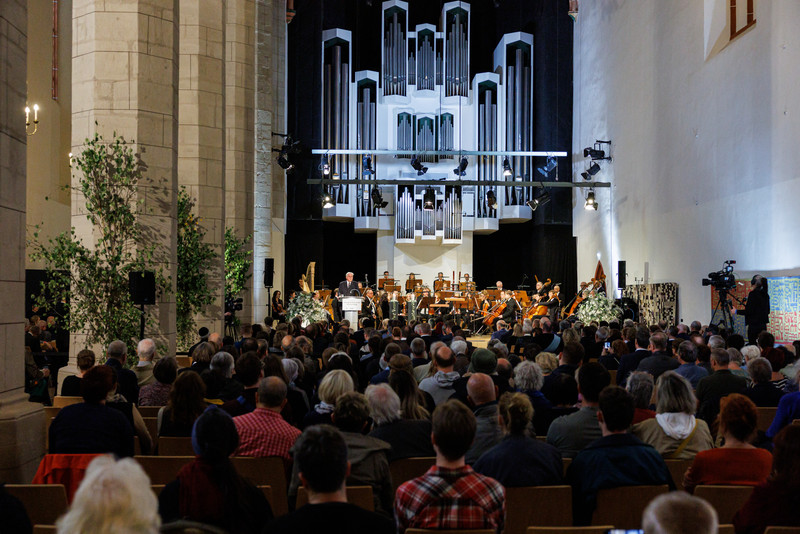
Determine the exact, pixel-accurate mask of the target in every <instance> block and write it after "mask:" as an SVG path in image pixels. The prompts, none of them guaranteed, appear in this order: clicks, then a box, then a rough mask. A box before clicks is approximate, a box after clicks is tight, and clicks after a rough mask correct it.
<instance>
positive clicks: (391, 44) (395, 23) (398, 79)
mask: <svg viewBox="0 0 800 534" xmlns="http://www.w3.org/2000/svg"><path fill="white" fill-rule="evenodd" d="M403 26H404V21H401V20H400V12H399V11H397V10H395V11H393V12H392V13H391V15H389V17H388V19H385V21H384V27H385V31H384V35H383V49H384V54H383V94H384V95H387V96H388V95H401V96H405V95H406V69H407V68H408V58H407V57H406V33H405V31H404V28H403Z"/></svg>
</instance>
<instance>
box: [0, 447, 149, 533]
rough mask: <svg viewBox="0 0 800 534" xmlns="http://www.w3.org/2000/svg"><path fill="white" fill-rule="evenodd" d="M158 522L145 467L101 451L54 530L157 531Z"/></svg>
mask: <svg viewBox="0 0 800 534" xmlns="http://www.w3.org/2000/svg"><path fill="white" fill-rule="evenodd" d="M3 522H4V523H5V522H6V519H5V518H3ZM160 526H161V518H160V517H159V515H158V501H157V499H156V495H155V493H153V491H152V490H151V489H150V479H149V478H148V477H147V474H146V473H145V472H144V470H143V469H142V468H141V467H140V466H139V464H138V463H136V462H135V461H134V460H132V459H130V458H125V459H122V460H116V459H114V458H113V457H111V456H105V455H104V456H98V457H97V458H95V459H94V460H92V462H91V463H90V464H89V467H88V468H87V469H86V473H85V474H84V477H83V480H82V481H81V484H80V486H79V487H78V491H76V492H75V497H74V498H73V500H72V504H71V505H70V508H69V511H68V512H67V513H66V514H64V515H63V516H61V517H60V518H59V519H58V522H57V523H56V531H57V532H59V534H72V533H74V532H130V533H133V532H135V533H137V534H157V533H158V532H159V527H160Z"/></svg>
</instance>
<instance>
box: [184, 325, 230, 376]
mask: <svg viewBox="0 0 800 534" xmlns="http://www.w3.org/2000/svg"><path fill="white" fill-rule="evenodd" d="M211 336H217V338H218V339H220V345H219V347H220V348H222V341H221V338H219V334H217V333H214V334H211ZM211 336H209V338H208V341H204V342H202V343H200V344H199V345H197V346H196V347H195V349H194V351H192V366H191V367H189V369H184V370H181V372H184V371H188V370H192V371H194V372H195V373H197V374H200V373H202V372H203V371H205V370H206V369H208V367H209V366H210V365H211V358H213V357H214V354H216V353H217V344H216V343H215V342H214V341H211Z"/></svg>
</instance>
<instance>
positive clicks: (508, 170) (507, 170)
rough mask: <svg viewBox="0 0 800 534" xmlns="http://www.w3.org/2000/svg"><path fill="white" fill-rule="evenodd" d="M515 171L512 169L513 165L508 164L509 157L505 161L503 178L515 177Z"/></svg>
mask: <svg viewBox="0 0 800 534" xmlns="http://www.w3.org/2000/svg"><path fill="white" fill-rule="evenodd" d="M513 175H514V169H512V168H511V163H509V162H508V156H506V157H505V159H504V160H503V176H513Z"/></svg>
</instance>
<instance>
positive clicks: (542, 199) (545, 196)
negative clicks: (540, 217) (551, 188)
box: [526, 190, 550, 213]
mask: <svg viewBox="0 0 800 534" xmlns="http://www.w3.org/2000/svg"><path fill="white" fill-rule="evenodd" d="M548 202H550V193H549V192H548V191H547V190H545V191H543V192H542V193H540V194H538V195H536V196H535V197H534V198H533V200H529V201H528V202H526V204H527V205H528V207H529V208H530V209H531V213H533V212H534V211H536V210H537V209H538V208H539V207H540V206H544V205H545V204H547V203H548Z"/></svg>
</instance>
